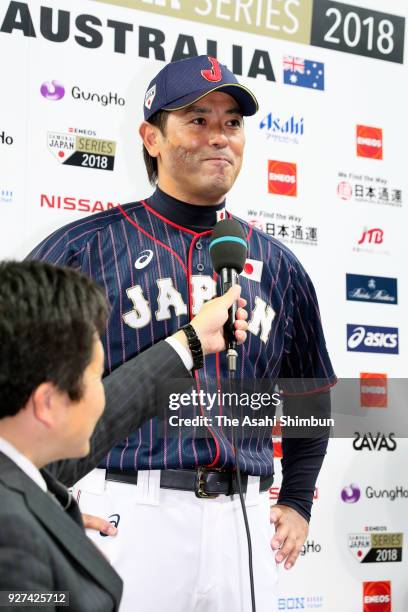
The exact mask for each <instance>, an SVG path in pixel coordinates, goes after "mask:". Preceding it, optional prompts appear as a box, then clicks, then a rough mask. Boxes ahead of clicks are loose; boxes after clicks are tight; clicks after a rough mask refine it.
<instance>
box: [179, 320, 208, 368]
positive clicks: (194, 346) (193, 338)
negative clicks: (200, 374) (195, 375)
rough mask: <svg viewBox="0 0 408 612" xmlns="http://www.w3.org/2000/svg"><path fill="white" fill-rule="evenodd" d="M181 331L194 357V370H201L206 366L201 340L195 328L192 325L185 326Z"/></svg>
mask: <svg viewBox="0 0 408 612" xmlns="http://www.w3.org/2000/svg"><path fill="white" fill-rule="evenodd" d="M181 330H182V331H183V332H184V333H185V334H186V337H187V342H188V348H189V349H190V352H191V355H192V357H193V370H199V369H200V368H202V367H203V365H204V355H203V347H202V346H201V342H200V338H199V337H198V336H197V334H196V331H195V329H194V327H193V326H192V325H191V324H190V323H187V325H183V327H182V328H181Z"/></svg>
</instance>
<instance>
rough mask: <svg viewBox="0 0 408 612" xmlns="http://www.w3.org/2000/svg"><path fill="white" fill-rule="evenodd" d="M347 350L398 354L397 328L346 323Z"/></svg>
mask: <svg viewBox="0 0 408 612" xmlns="http://www.w3.org/2000/svg"><path fill="white" fill-rule="evenodd" d="M347 350H348V351H357V352H360V353H388V354H393V355H397V354H398V328H397V327H377V326H373V325H359V324H351V325H350V324H348V325H347Z"/></svg>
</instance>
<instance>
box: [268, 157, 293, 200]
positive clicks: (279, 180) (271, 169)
mask: <svg viewBox="0 0 408 612" xmlns="http://www.w3.org/2000/svg"><path fill="white" fill-rule="evenodd" d="M268 192H269V193H274V194H277V195H286V196H294V197H296V196H297V170H296V164H293V163H291V162H283V161H276V160H273V159H270V160H269V161H268Z"/></svg>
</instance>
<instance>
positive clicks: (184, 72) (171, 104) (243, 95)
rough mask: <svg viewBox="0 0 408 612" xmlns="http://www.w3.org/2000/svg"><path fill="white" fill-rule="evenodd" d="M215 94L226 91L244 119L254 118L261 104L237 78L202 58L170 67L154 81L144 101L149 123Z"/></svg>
mask: <svg viewBox="0 0 408 612" xmlns="http://www.w3.org/2000/svg"><path fill="white" fill-rule="evenodd" d="M212 91H223V92H225V93H227V94H229V95H230V96H232V97H233V98H234V99H235V100H236V101H237V102H238V105H239V107H240V109H241V112H242V114H243V115H254V114H255V113H256V111H257V110H258V101H257V99H256V98H255V96H254V94H253V93H252V92H251V91H250V90H249V89H247V87H244V85H241V84H240V83H238V81H237V79H236V77H235V75H234V74H233V73H232V72H231V70H228V68H227V67H226V66H224V65H223V64H220V63H219V61H218V60H217V59H216V58H215V57H211V56H208V55H199V56H196V57H189V58H187V59H182V60H179V61H177V62H171V63H170V64H167V65H166V66H165V67H164V68H162V70H160V72H159V73H158V74H157V75H156V76H155V77H154V79H153V80H152V81H151V82H150V84H149V87H148V88H147V91H146V95H145V99H144V105H143V110H144V118H145V120H146V121H148V120H149V118H150V117H151V116H152V115H154V113H157V111H159V110H161V109H164V110H168V111H172V110H179V109H181V108H185V107H186V106H189V105H190V104H193V102H196V101H197V100H200V98H203V97H204V96H206V95H207V94H209V93H211V92H212Z"/></svg>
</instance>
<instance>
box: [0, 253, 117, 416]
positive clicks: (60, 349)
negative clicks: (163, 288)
mask: <svg viewBox="0 0 408 612" xmlns="http://www.w3.org/2000/svg"><path fill="white" fill-rule="evenodd" d="M107 316H108V306H107V303H106V299H105V296H104V294H103V292H102V289H100V288H99V287H98V285H96V284H95V283H94V282H93V281H92V280H91V279H90V278H88V277H87V276H85V275H83V274H80V273H79V272H77V271H76V270H73V269H71V268H61V267H56V266H52V265H50V264H48V263H45V262H40V261H24V262H16V261H8V262H0V419H1V418H3V417H5V416H13V415H15V414H17V412H19V410H20V409H21V408H23V407H24V406H25V405H26V403H27V401H28V399H29V397H30V395H31V394H32V392H33V391H34V390H35V389H36V388H37V387H38V386H39V385H40V384H41V383H43V382H51V383H53V384H54V385H55V386H56V387H57V388H58V389H60V390H61V391H63V392H66V393H67V394H68V396H69V397H70V399H71V400H72V401H78V400H80V399H81V397H82V394H83V373H84V371H85V368H86V367H87V365H88V364H89V363H90V361H91V358H92V350H93V346H94V339H95V332H98V333H99V334H102V333H103V332H104V330H105V325H106V321H107Z"/></svg>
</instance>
